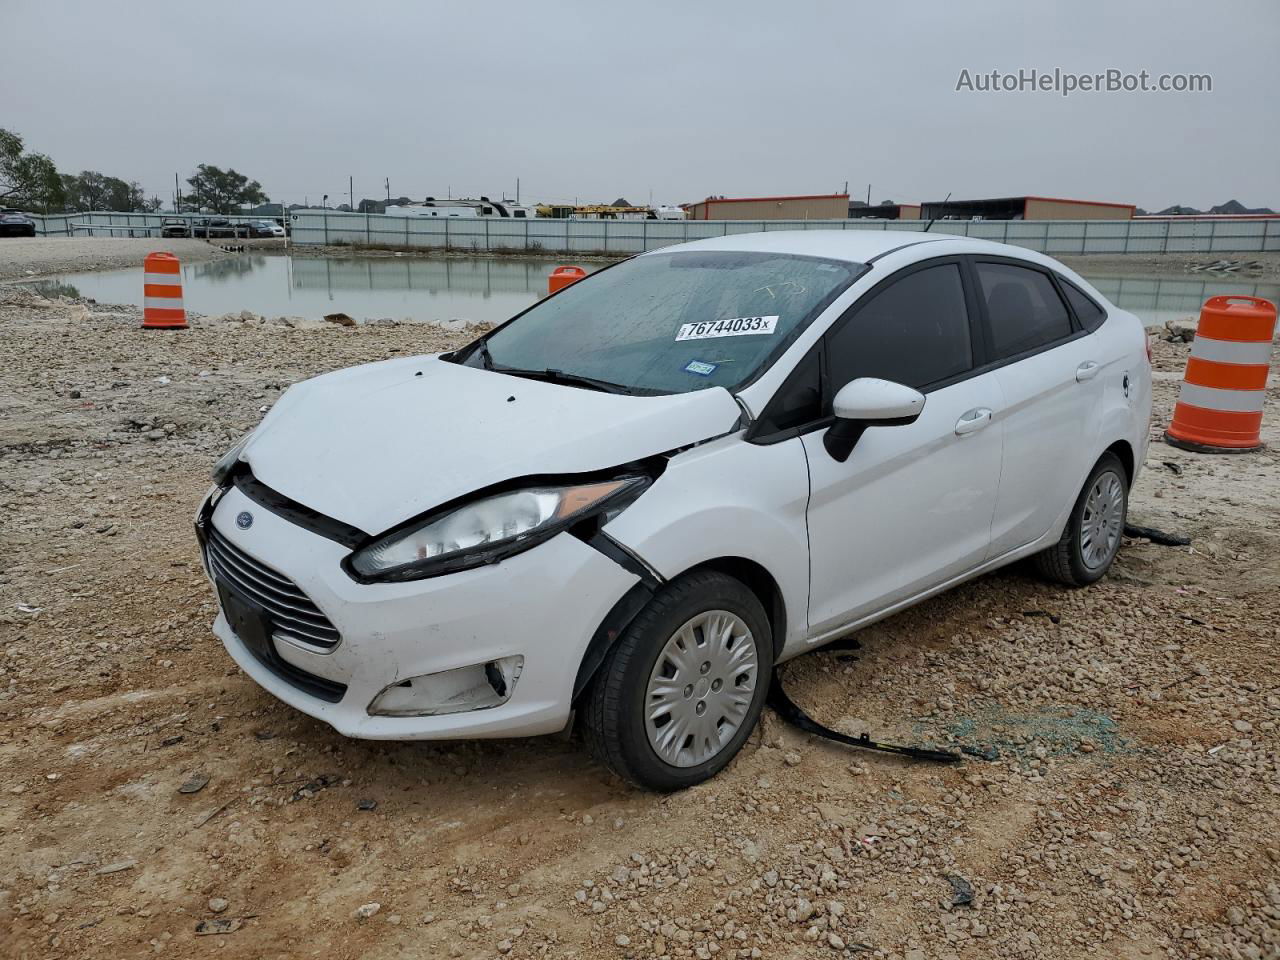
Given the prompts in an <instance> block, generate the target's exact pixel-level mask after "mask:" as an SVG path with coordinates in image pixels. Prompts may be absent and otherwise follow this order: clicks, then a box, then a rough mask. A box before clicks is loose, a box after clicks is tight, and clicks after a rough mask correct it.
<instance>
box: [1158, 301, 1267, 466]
mask: <svg viewBox="0 0 1280 960" xmlns="http://www.w3.org/2000/svg"><path fill="white" fill-rule="evenodd" d="M1275 329H1276V307H1275V304H1273V303H1271V301H1269V300H1263V299H1261V298H1260V297H1237V296H1225V297H1210V298H1209V299H1208V300H1206V301H1205V302H1204V306H1203V307H1202V308H1201V309H1200V324H1199V326H1198V327H1197V328H1196V338H1195V340H1193V341H1192V342H1191V357H1190V359H1188V360H1187V372H1186V373H1185V374H1184V375H1183V378H1182V390H1181V392H1180V393H1179V394H1178V403H1177V406H1175V407H1174V408H1173V422H1172V423H1170V424H1169V429H1168V430H1166V431H1165V434H1164V438H1165V440H1166V441H1167V442H1168V443H1171V444H1173V445H1174V446H1175V447H1182V448H1183V449H1184V450H1195V451H1197V452H1198V453H1248V452H1250V451H1252V450H1260V449H1262V403H1263V400H1264V399H1265V398H1266V395H1267V374H1268V373H1269V372H1270V369H1271V342H1272V338H1273V337H1274V336H1275Z"/></svg>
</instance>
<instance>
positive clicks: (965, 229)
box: [33, 210, 1280, 256]
mask: <svg viewBox="0 0 1280 960" xmlns="http://www.w3.org/2000/svg"><path fill="white" fill-rule="evenodd" d="M175 216H178V217H181V218H182V219H184V220H187V221H188V222H190V221H191V220H193V219H196V218H197V217H199V216H201V215H199V214H176V215H175V214H171V213H170V214H164V213H116V212H111V211H93V212H86V213H73V214H49V215H47V216H39V215H33V219H34V220H35V221H36V233H37V235H39V236H75V235H80V236H95V235H98V236H143V237H146V236H157V237H158V236H159V230H160V225H161V223H162V221H164V220H166V219H171V218H173V217H175ZM228 219H229V220H231V221H232V222H233V223H243V222H246V221H249V220H263V219H267V220H270V219H273V218H271V217H255V216H251V215H247V214H246V215H243V216H233V217H229V218H228ZM289 219H290V227H291V232H292V242H293V243H296V244H298V245H299V246H309V245H322V244H348V245H352V246H375V247H395V248H429V249H448V250H457V251H459V252H476V253H483V252H486V251H490V250H494V251H519V252H522V253H523V252H528V253H537V252H545V253H548V254H550V253H555V254H563V253H583V254H585V253H590V254H609V255H621V256H627V255H630V254H635V253H641V252H644V251H646V250H658V249H661V248H662V247H665V246H670V245H671V244H674V243H684V242H685V241H686V240H701V239H704V238H707V237H725V236H733V235H736V234H742V233H760V232H771V231H775V230H895V231H903V232H920V231H922V230H924V229H926V227H928V228H929V229H930V231H931V232H933V233H939V234H949V235H954V236H967V237H977V238H980V239H984V240H994V241H997V242H1000V243H1009V244H1013V245H1015V246H1020V247H1026V248H1028V249H1031V250H1038V251H1041V252H1044V253H1049V254H1091V253H1199V254H1209V253H1259V252H1263V251H1278V250H1280V220H1246V219H1235V220H1233V219H1216V220H938V221H935V222H934V224H933V226H932V227H929V225H928V222H927V221H923V220H873V219H865V220H863V219H852V220H551V219H547V218H533V219H529V220H516V219H514V218H493V217H439V218H435V217H403V216H387V215H384V214H364V213H342V212H339V211H336V210H298V211H294V212H292V213H290V215H289Z"/></svg>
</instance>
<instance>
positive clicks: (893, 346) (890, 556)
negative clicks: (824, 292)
mask: <svg viewBox="0 0 1280 960" xmlns="http://www.w3.org/2000/svg"><path fill="white" fill-rule="evenodd" d="M973 304H974V301H973V291H971V290H968V289H967V287H966V281H965V274H964V272H963V270H962V267H961V264H960V263H959V261H957V260H954V259H952V260H942V261H926V262H925V263H923V264H919V265H916V266H914V267H909V268H907V269H906V270H904V271H902V272H900V273H898V274H895V275H894V276H893V277H890V278H889V279H888V280H886V281H885V282H884V283H883V284H882V285H881V286H880V287H878V288H876V289H874V290H872V291H871V292H870V293H869V294H868V296H867V297H866V298H863V299H862V300H861V301H859V303H858V304H855V306H854V307H853V308H852V309H851V310H850V312H849V314H846V315H845V316H844V317H842V318H841V319H840V320H838V321H837V322H836V323H835V324H833V325H832V328H831V330H830V331H829V332H828V333H827V335H826V337H825V339H824V350H825V353H826V364H827V376H826V382H827V385H828V386H827V388H826V390H825V391H824V393H825V402H826V403H827V404H828V409H829V404H830V399H831V396H833V395H834V393H835V392H836V391H838V390H839V388H840V387H841V386H843V385H844V384H846V383H848V382H849V381H851V380H853V379H855V378H857V377H880V378H882V379H885V380H892V381H894V382H896V383H902V384H905V385H907V386H911V387H914V388H916V389H917V390H920V391H921V392H923V393H924V394H925V397H926V399H925V404H924V409H923V411H922V412H921V414H920V417H919V418H918V419H917V420H916V421H915V422H914V423H911V424H907V425H899V426H880V427H874V426H873V427H869V428H868V429H867V430H866V432H865V433H864V434H863V435H862V437H861V438H860V439H859V440H858V443H857V445H856V446H855V447H854V450H853V453H852V454H851V455H850V457H849V459H848V460H846V461H845V462H844V463H840V462H837V461H836V460H834V459H833V458H832V457H831V456H830V455H829V454H828V453H827V451H826V448H825V447H824V446H823V442H822V436H823V431H821V430H817V431H813V432H810V433H807V434H806V435H805V436H804V446H805V453H806V456H807V457H808V461H809V476H810V496H809V514H808V521H809V552H810V584H811V586H810V594H809V628H810V635H811V636H813V637H815V638H817V637H820V636H821V635H823V634H824V633H827V632H829V631H831V630H833V629H835V628H838V627H840V626H841V625H843V624H846V623H849V622H852V621H854V620H859V619H861V618H863V617H865V616H867V615H870V614H872V613H875V612H877V611H879V610H882V609H884V608H885V607H888V606H891V605H892V604H894V603H896V602H898V601H900V600H904V599H907V598H909V597H912V596H915V595H917V594H920V593H923V592H925V591H927V590H928V589H930V588H931V587H934V586H937V585H939V584H941V583H943V582H945V581H947V580H949V579H952V578H953V577H956V576H959V575H961V574H964V573H966V572H968V571H969V570H971V569H973V568H974V567H976V566H978V565H980V564H981V563H982V561H983V559H984V558H985V556H986V554H987V549H988V546H989V544H990V539H991V519H992V513H993V510H994V507H995V502H996V495H997V489H998V486H999V483H1000V466H1001V456H1002V437H1003V428H1002V426H1001V422H1000V416H999V415H1000V411H1001V409H1002V407H1003V406H1004V397H1003V395H1002V393H1001V390H1000V386H999V384H998V382H997V381H996V378H995V376H994V375H993V374H992V373H990V372H987V373H982V374H978V375H973V372H972V371H973V367H974V363H975V349H974V342H975V336H974V333H975V331H976V329H977V328H976V318H974V319H972V320H971V318H973V316H974V313H975V311H974V310H973V309H972V308H973Z"/></svg>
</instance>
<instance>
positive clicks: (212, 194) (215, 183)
mask: <svg viewBox="0 0 1280 960" xmlns="http://www.w3.org/2000/svg"><path fill="white" fill-rule="evenodd" d="M187 184H188V185H189V186H190V187H191V189H190V191H189V192H188V194H187V196H186V197H185V198H184V200H185V204H186V205H187V206H189V207H190V208H191V209H193V210H208V211H210V212H212V213H238V212H239V211H240V208H241V207H243V206H252V205H254V204H259V203H266V202H267V195H266V194H265V193H263V192H262V184H260V183H258V181H257V180H250V179H249V178H248V177H246V176H245V175H244V174H242V173H236V171H235V170H232V169H230V168H228V169H226V170H220V169H218V168H217V167H215V166H212V165H210V164H207V163H202V164H200V165H198V166H197V167H196V173H195V176H192V177H188V178H187Z"/></svg>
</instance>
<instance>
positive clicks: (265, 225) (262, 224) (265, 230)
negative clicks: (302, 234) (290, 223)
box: [245, 220, 284, 237]
mask: <svg viewBox="0 0 1280 960" xmlns="http://www.w3.org/2000/svg"><path fill="white" fill-rule="evenodd" d="M245 228H246V230H247V231H248V233H247V235H248V236H250V237H283V236H284V227H282V226H280V224H278V223H276V222H275V221H274V220H250V221H249V222H248V223H247V224H245Z"/></svg>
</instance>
